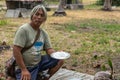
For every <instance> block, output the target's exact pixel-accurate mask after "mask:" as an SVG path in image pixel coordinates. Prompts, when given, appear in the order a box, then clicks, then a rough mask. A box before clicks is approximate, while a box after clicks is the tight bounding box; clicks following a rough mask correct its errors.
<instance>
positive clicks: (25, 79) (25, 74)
mask: <svg viewBox="0 0 120 80" xmlns="http://www.w3.org/2000/svg"><path fill="white" fill-rule="evenodd" d="M21 80H31V74H30V72H29V71H28V70H27V69H24V70H22V72H21Z"/></svg>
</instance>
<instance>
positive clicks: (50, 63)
mask: <svg viewBox="0 0 120 80" xmlns="http://www.w3.org/2000/svg"><path fill="white" fill-rule="evenodd" d="M58 61H59V60H57V59H53V58H51V57H50V56H49V55H44V56H42V57H41V61H40V62H39V64H38V65H37V66H35V67H33V68H29V67H28V68H27V69H28V70H29V72H30V73H31V80H36V79H37V75H38V73H39V72H42V71H44V70H47V69H50V68H53V67H55V66H56V65H57V63H58ZM20 78H21V70H20V69H18V70H16V80H20Z"/></svg>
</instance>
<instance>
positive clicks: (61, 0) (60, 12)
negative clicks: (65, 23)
mask: <svg viewBox="0 0 120 80" xmlns="http://www.w3.org/2000/svg"><path fill="white" fill-rule="evenodd" d="M64 4H65V0H59V6H58V8H57V10H56V11H55V12H54V14H53V16H66V12H65V10H64Z"/></svg>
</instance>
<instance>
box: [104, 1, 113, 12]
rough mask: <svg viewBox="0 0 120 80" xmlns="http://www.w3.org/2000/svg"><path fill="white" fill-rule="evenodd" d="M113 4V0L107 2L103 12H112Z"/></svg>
mask: <svg viewBox="0 0 120 80" xmlns="http://www.w3.org/2000/svg"><path fill="white" fill-rule="evenodd" d="M111 3H112V0H105V1H104V6H103V10H106V11H111V10H112V7H111Z"/></svg>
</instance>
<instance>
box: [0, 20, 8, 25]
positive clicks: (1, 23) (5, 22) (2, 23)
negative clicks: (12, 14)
mask: <svg viewBox="0 0 120 80" xmlns="http://www.w3.org/2000/svg"><path fill="white" fill-rule="evenodd" d="M7 24H8V21H7V20H0V26H4V25H7Z"/></svg>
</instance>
